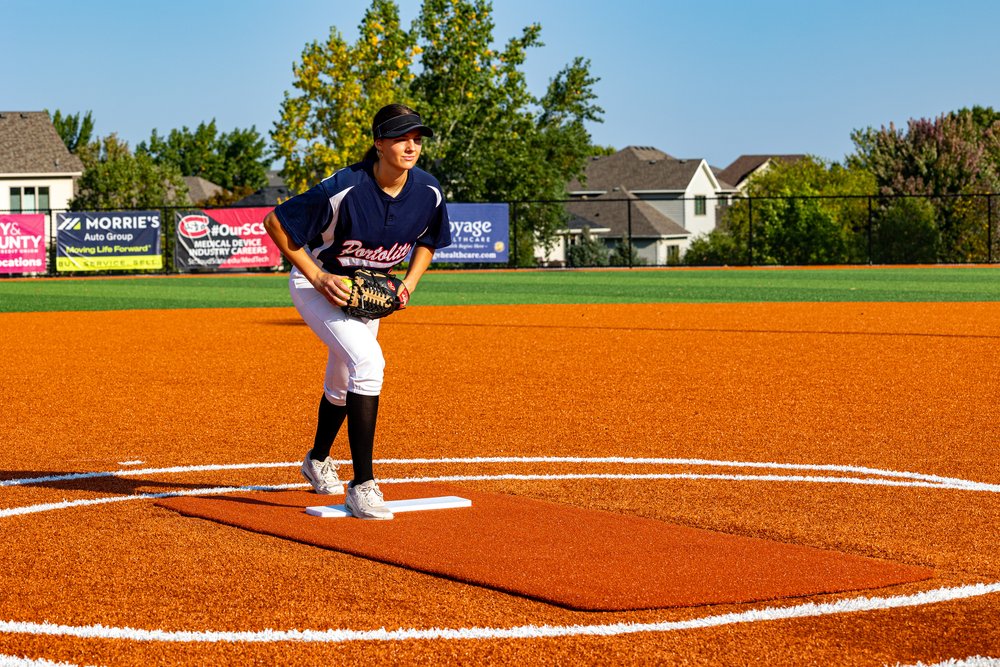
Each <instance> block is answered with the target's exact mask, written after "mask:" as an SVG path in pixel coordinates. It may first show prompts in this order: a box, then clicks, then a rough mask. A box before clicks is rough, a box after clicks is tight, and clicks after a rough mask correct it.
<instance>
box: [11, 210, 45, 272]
mask: <svg viewBox="0 0 1000 667" xmlns="http://www.w3.org/2000/svg"><path fill="white" fill-rule="evenodd" d="M44 272H45V216H44V215H43V214H41V213H12V214H10V215H7V214H0V273H44Z"/></svg>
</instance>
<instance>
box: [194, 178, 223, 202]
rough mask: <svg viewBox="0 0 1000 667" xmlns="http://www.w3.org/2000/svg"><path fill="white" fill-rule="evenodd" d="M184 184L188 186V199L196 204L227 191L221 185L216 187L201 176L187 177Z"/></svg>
mask: <svg viewBox="0 0 1000 667" xmlns="http://www.w3.org/2000/svg"><path fill="white" fill-rule="evenodd" d="M184 183H185V184H186V185H187V189H188V197H189V198H190V199H191V201H192V202H195V203H197V202H200V201H205V200H206V199H209V198H210V197H214V196H215V195H217V194H219V193H221V192H225V191H226V190H225V188H223V187H222V186H221V185H216V184H215V183H213V182H212V181H210V180H208V179H205V178H202V177H201V176H185V177H184Z"/></svg>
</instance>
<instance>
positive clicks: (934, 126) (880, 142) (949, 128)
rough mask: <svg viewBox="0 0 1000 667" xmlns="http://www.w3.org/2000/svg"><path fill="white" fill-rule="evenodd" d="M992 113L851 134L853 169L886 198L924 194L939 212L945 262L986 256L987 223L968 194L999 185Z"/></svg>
mask: <svg viewBox="0 0 1000 667" xmlns="http://www.w3.org/2000/svg"><path fill="white" fill-rule="evenodd" d="M996 115H997V114H996V112H994V111H993V110H992V109H991V108H982V107H974V108H973V109H962V110H960V111H957V112H953V113H949V114H942V115H941V116H938V117H937V118H934V119H927V118H921V119H911V120H910V121H909V122H908V124H907V127H906V129H905V131H904V130H903V129H902V128H896V127H895V126H894V125H893V124H891V123H890V124H889V127H885V126H883V127H881V128H880V129H878V130H875V129H873V128H867V129H865V130H856V131H855V132H853V133H852V134H851V138H852V139H853V141H854V143H855V146H856V153H855V154H854V155H852V156H851V158H850V161H851V163H852V164H855V165H857V166H859V167H860V168H863V169H867V170H868V171H870V172H871V173H872V175H873V176H874V177H875V181H876V183H877V186H878V191H879V193H880V194H882V195H889V196H900V195H922V196H925V197H928V198H929V201H930V202H931V203H933V204H934V207H935V209H936V211H937V216H936V217H937V221H938V230H939V232H940V244H939V246H938V247H939V255H938V259H939V260H941V261H958V262H961V261H970V260H975V259H979V258H981V257H983V256H985V251H986V247H985V243H986V234H985V222H984V220H983V218H982V216H981V215H980V214H979V212H978V208H979V207H977V206H976V205H975V203H974V202H973V200H972V199H971V198H970V197H969V195H975V194H979V193H984V192H993V191H995V190H996V189H997V187H998V186H1000V123H998V122H997V118H996Z"/></svg>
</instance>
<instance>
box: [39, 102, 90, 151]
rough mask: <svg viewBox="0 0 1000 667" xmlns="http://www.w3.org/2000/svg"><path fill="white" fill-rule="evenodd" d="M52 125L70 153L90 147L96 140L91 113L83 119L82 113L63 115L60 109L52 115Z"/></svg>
mask: <svg viewBox="0 0 1000 667" xmlns="http://www.w3.org/2000/svg"><path fill="white" fill-rule="evenodd" d="M50 117H51V118H52V125H53V126H54V127H55V128H56V132H58V133H59V136H60V137H61V138H62V140H63V143H64V144H66V148H67V149H69V152H70V153H76V152H77V150H79V149H80V148H83V147H84V146H86V145H88V144H89V143H90V142H91V141H93V139H94V117H93V115H92V114H91V112H90V111H88V112H87V113H86V114H84V115H83V116H82V117H81V116H80V113H79V112H77V113H75V114H72V115H70V114H66V115H63V114H62V112H61V111H59V109H56V112H55V113H54V114H50Z"/></svg>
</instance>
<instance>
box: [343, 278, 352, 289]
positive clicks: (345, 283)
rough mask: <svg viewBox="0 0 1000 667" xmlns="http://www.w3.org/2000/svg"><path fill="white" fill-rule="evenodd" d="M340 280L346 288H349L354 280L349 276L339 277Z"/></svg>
mask: <svg viewBox="0 0 1000 667" xmlns="http://www.w3.org/2000/svg"><path fill="white" fill-rule="evenodd" d="M341 280H342V281H343V282H344V286H345V287H346V288H347V289H351V286H352V285H354V281H353V280H351V279H350V278H341Z"/></svg>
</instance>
